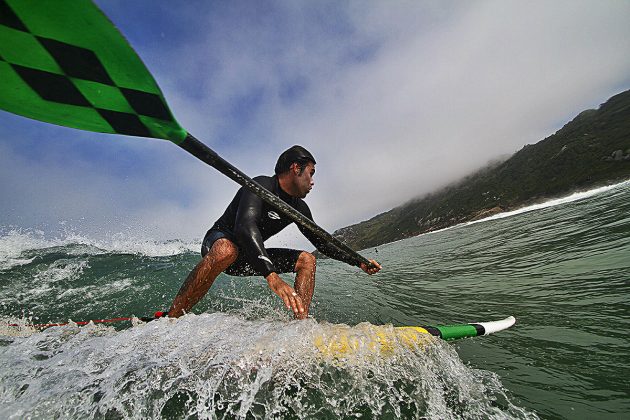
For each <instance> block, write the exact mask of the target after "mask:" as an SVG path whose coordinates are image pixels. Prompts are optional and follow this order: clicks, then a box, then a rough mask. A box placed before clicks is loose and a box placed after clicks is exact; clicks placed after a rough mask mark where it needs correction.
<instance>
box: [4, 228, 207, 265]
mask: <svg viewBox="0 0 630 420" xmlns="http://www.w3.org/2000/svg"><path fill="white" fill-rule="evenodd" d="M61 247H63V248H65V252H71V249H72V248H73V247H76V248H77V251H78V252H81V253H88V254H91V255H98V254H104V253H115V254H134V255H144V256H147V257H165V256H172V255H178V254H185V253H189V252H197V251H198V249H199V241H191V242H185V241H182V240H179V239H174V240H168V241H157V240H153V239H147V238H135V237H132V236H130V235H127V234H123V233H116V234H111V235H109V236H107V237H104V238H101V239H92V238H88V237H87V236H84V235H81V234H76V233H66V234H64V235H62V236H58V237H54V238H47V237H46V235H45V233H44V232H43V231H41V230H34V229H21V228H0V270H8V269H11V268H13V267H17V266H21V265H25V264H29V263H30V262H32V261H33V259H34V258H35V257H34V252H33V251H42V250H47V249H51V250H52V249H55V248H61Z"/></svg>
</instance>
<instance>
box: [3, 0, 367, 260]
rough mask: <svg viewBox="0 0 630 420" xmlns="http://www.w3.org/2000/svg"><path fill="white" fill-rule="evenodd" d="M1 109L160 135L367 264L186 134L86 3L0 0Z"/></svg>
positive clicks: (117, 36)
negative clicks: (0, 40)
mask: <svg viewBox="0 0 630 420" xmlns="http://www.w3.org/2000/svg"><path fill="white" fill-rule="evenodd" d="M0 39H2V42H1V43H0V109H3V110H5V111H9V112H12V113H15V114H18V115H22V116H24V117H28V118H33V119H36V120H40V121H45V122H48V123H52V124H57V125H63V126H66V127H72V128H78V129H82V130H88V131H95V132H102V133H112V134H124V135H130V136H140V137H152V138H157V139H166V140H170V141H171V142H173V143H175V144H177V145H178V146H179V147H181V148H182V149H184V150H186V151H187V152H189V153H191V154H192V155H193V156H195V157H197V158H198V159H200V160H202V161H203V162H205V163H207V164H209V165H210V166H212V167H213V168H215V169H217V170H218V171H219V172H221V173H222V174H224V175H226V176H227V177H229V178H230V179H232V180H234V181H236V182H237V183H239V184H240V185H242V186H244V187H245V188H248V189H249V190H251V191H252V192H253V193H255V194H256V195H257V196H259V197H260V198H261V199H262V200H263V201H265V202H266V203H268V204H269V205H271V206H273V207H275V208H276V209H277V210H278V211H279V212H281V213H282V214H283V215H285V216H286V217H287V218H289V219H290V220H292V221H293V222H295V223H297V224H298V225H300V226H302V227H303V228H305V229H307V230H308V231H310V232H312V233H313V234H314V235H316V236H318V237H319V238H320V239H323V240H325V241H327V242H328V243H329V244H332V245H333V246H334V247H335V248H337V250H338V251H339V252H341V253H342V254H343V255H345V256H347V257H348V258H349V259H351V260H353V261H355V262H356V263H357V265H358V264H360V263H365V264H367V265H368V266H370V265H371V263H370V262H369V261H368V260H367V259H366V258H365V257H363V256H361V255H360V254H358V253H357V252H355V251H354V250H352V249H350V248H349V247H348V246H347V245H346V244H344V243H343V242H341V241H340V240H339V239H337V238H335V237H334V236H332V235H330V234H329V233H328V232H326V231H325V230H324V229H322V228H321V227H319V226H318V225H317V224H315V223H314V222H313V221H312V220H310V219H308V218H306V217H305V216H304V215H302V214H301V213H299V212H298V211H296V210H295V209H293V208H292V207H290V206H289V205H287V204H286V203H285V202H283V201H282V200H280V199H279V198H278V197H277V196H275V195H273V194H272V193H271V192H269V191H268V190H266V189H265V188H264V187H262V186H261V185H260V184H258V183H257V182H256V181H254V180H252V179H251V178H250V177H248V176H247V175H245V174H244V173H243V172H241V171H240V170H239V169H237V168H236V167H234V166H233V165H231V164H230V163H229V162H227V161H225V160H224V159H223V158H221V157H220V156H219V155H218V154H217V153H216V152H214V151H213V150H212V149H210V148H209V147H207V146H206V145H205V144H203V143H202V142H200V141H199V140H197V139H196V138H195V137H193V136H192V135H191V134H190V133H188V132H186V130H184V129H183V128H182V127H181V126H180V125H179V123H178V122H177V121H176V120H175V118H174V117H173V114H172V113H171V111H170V110H169V108H168V106H167V104H166V100H165V99H164V96H163V95H162V92H161V91H160V88H159V87H158V85H157V83H156V82H155V80H154V79H153V76H152V75H151V73H149V70H148V69H147V68H146V67H145V65H144V64H143V63H142V61H141V60H140V57H138V55H137V54H136V52H135V51H134V50H133V49H132V48H131V46H130V45H129V44H128V43H127V41H126V40H125V39H124V37H123V36H122V34H121V33H120V32H119V31H118V30H117V29H116V28H115V27H114V25H113V24H112V23H111V22H110V21H109V19H108V18H107V17H106V16H105V15H104V14H103V12H101V11H100V10H99V9H98V7H96V5H94V4H93V3H92V2H91V1H89V0H73V1H59V0H0Z"/></svg>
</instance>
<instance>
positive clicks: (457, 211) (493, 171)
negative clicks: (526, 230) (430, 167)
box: [334, 90, 630, 249]
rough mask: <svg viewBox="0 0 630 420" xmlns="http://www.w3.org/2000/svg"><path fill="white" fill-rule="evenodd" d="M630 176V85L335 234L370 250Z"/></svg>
mask: <svg viewBox="0 0 630 420" xmlns="http://www.w3.org/2000/svg"><path fill="white" fill-rule="evenodd" d="M626 179H630V90H628V91H625V92H623V93H620V94H618V95H616V96H613V97H612V98H610V99H609V100H608V101H607V102H606V103H604V104H602V105H601V106H600V107H599V109H597V110H595V109H590V110H587V111H584V112H582V113H580V114H579V115H578V116H577V117H575V118H574V119H573V121H571V122H569V123H568V124H566V125H565V126H564V127H563V128H562V129H560V130H559V131H558V132H556V133H555V134H553V135H552V136H550V137H548V138H546V139H544V140H542V141H540V142H538V143H536V144H534V145H527V146H525V147H523V149H521V150H520V151H518V152H517V153H515V154H514V155H513V156H512V157H510V158H509V159H508V160H506V161H504V162H501V163H496V164H493V165H491V166H489V167H486V168H484V169H482V170H480V171H478V172H477V173H475V174H472V175H470V176H468V177H466V178H465V179H463V180H461V181H459V182H457V183H455V184H453V185H450V186H448V187H446V188H444V189H442V190H439V191H436V192H434V193H432V194H429V195H427V196H424V197H420V198H417V199H414V200H412V201H410V202H408V203H406V204H404V205H401V206H399V207H396V208H394V209H392V210H390V211H388V212H386V213H382V214H379V215H378V216H375V217H374V218H372V219H370V220H367V221H364V222H361V223H358V224H356V225H352V226H348V227H345V228H342V229H339V230H337V231H336V232H335V233H334V234H335V235H336V236H338V237H340V238H341V239H343V240H344V241H345V242H346V243H348V244H349V245H350V246H351V247H352V248H353V249H365V248H368V247H372V246H376V245H380V244H383V243H387V242H392V241H396V240H399V239H403V238H407V237H410V236H415V235H419V234H421V233H424V232H429V231H432V230H436V229H442V228H445V227H448V226H452V225H454V224H458V223H462V222H466V221H470V220H474V219H478V218H481V217H484V216H488V215H491V214H494V213H497V212H500V211H506V210H513V209H516V208H519V207H523V206H525V205H529V204H532V203H535V202H539V201H543V200H547V199H550V198H554V197H558V196H561V195H566V194H568V193H571V192H574V191H578V190H583V189H588V188H592V187H595V186H598V185H605V184H609V183H612V182H617V181H621V180H626Z"/></svg>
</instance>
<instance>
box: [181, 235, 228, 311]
mask: <svg viewBox="0 0 630 420" xmlns="http://www.w3.org/2000/svg"><path fill="white" fill-rule="evenodd" d="M236 257H238V248H237V247H236V245H234V243H232V241H230V240H229V239H226V238H221V239H217V240H216V241H215V242H214V244H213V245H212V248H210V251H209V252H208V253H207V254H206V256H205V257H203V259H202V260H201V262H199V264H197V266H196V267H195V268H194V269H193V270H192V271H191V272H190V274H189V275H188V277H187V278H186V281H185V282H184V284H183V285H182V287H181V288H180V289H179V292H178V293H177V296H175V299H174V300H173V304H172V305H171V309H170V310H169V311H168V316H169V317H171V318H177V317H180V316H182V315H184V313H186V312H188V311H190V309H191V308H192V307H193V306H195V304H196V303H197V302H199V301H200V300H201V298H202V297H204V296H205V295H206V293H208V290H209V289H210V286H212V283H214V280H215V279H216V278H217V276H218V275H219V274H220V273H221V272H222V271H223V270H225V269H226V268H228V267H229V266H230V264H232V263H233V262H234V261H235V260H236Z"/></svg>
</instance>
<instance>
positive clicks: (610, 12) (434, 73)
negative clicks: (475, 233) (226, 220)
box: [0, 0, 630, 245]
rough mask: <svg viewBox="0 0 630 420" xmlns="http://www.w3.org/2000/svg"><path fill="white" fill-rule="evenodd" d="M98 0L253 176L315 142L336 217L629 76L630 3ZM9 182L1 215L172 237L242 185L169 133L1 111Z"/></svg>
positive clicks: (320, 179)
mask: <svg viewBox="0 0 630 420" xmlns="http://www.w3.org/2000/svg"><path fill="white" fill-rule="evenodd" d="M97 4H99V5H100V7H101V8H102V9H103V10H104V12H105V13H106V14H107V15H108V16H109V17H110V19H111V20H112V21H113V22H114V23H115V24H116V26H117V27H118V28H119V29H120V30H121V32H122V33H123V34H124V35H125V37H126V38H127V39H128V40H129V42H130V44H131V45H132V46H133V47H134V49H135V50H136V51H137V52H138V54H139V55H140V56H141V58H142V59H143V61H144V62H145V63H146V65H147V67H148V68H149V69H150V70H151V72H152V73H153V75H154V76H155V78H156V80H157V82H158V84H159V85H160V86H161V88H162V90H163V92H164V94H165V96H166V98H167V101H168V103H169V105H170V107H171V109H172V111H173V113H174V114H175V116H176V118H177V119H178V120H179V122H180V123H181V124H182V125H183V126H184V127H185V128H186V129H187V130H188V131H190V132H191V133H193V134H194V135H195V136H196V137H198V138H199V139H200V140H202V141H204V142H205V143H206V144H208V145H209V146H210V147H211V148H213V149H214V150H216V151H217V152H218V153H219V154H220V155H221V156H222V157H224V158H225V159H227V160H228V161H230V162H231V163H233V164H234V165H236V166H237V167H239V168H240V169H241V170H243V171H244V172H245V173H247V174H249V175H251V176H255V175H258V174H271V173H272V171H273V166H274V164H275V160H276V158H277V156H278V154H279V153H280V152H281V151H282V150H284V149H286V148H287V147H289V146H291V145H293V144H301V145H303V146H305V147H306V148H307V149H309V150H311V152H312V153H313V154H314V155H315V157H316V158H317V160H318V165H317V174H316V177H315V182H316V184H315V189H314V190H313V192H312V193H311V194H310V195H309V197H308V198H307V202H308V203H309V205H310V206H311V208H312V209H313V213H314V216H315V220H316V221H317V222H318V223H319V224H320V225H322V226H323V227H324V228H326V229H327V230H329V231H332V230H334V229H336V228H339V227H342V226H345V225H347V224H350V223H355V222H358V221H361V220H364V219H367V218H369V217H371V216H374V215H375V214H377V213H380V212H383V211H386V210H389V209H390V208H392V207H394V206H396V205H398V204H401V203H402V202H404V201H407V200H409V199H411V198H413V197H416V196H419V195H422V194H425V193H427V192H430V191H432V190H435V189H436V188H439V187H441V186H443V185H445V184H446V183H448V182H452V181H454V180H456V179H457V178H459V177H461V176H463V175H465V174H467V173H469V172H470V171H473V170H475V169H476V168H478V167H480V166H482V165H484V164H486V163H487V162H488V161H489V160H491V159H493V158H496V157H498V156H504V155H506V154H510V153H514V152H515V151H517V150H519V149H520V148H522V147H523V146H524V145H525V144H528V143H535V142H537V141H539V140H541V139H543V138H544V137H546V136H548V135H550V134H552V133H553V132H555V131H556V130H557V129H558V128H560V127H561V126H562V125H564V124H565V123H566V122H567V121H568V120H570V119H571V118H572V117H574V116H575V115H576V114H577V113H579V112H580V111H582V110H584V109H587V108H595V107H597V106H598V105H599V104H600V103H602V102H603V101H605V100H606V99H607V98H608V97H610V96H612V95H613V94H616V93H619V92H621V91H623V90H626V89H628V88H630V54H628V51H630V24H629V23H630V22H629V20H628V16H630V2H628V1H616V0H611V1H606V0H604V1H602V0H592V1H554V2H548V1H531V2H520V1H478V2H467V1H420V0H418V1H369V0H364V1H363V0H362V1H288V0H287V1H253V0H252V1H229V2H225V1H221V2H212V1H187V2H172V1H139V0H138V1H133V2H128V1H111V0H108V1H98V2H97ZM0 179H2V183H1V185H0V197H2V199H1V200H0V226H2V227H4V228H6V227H8V226H22V227H31V228H35V227H36V228H41V229H43V230H45V231H55V230H56V229H58V228H59V227H60V226H63V227H64V228H65V227H68V226H70V227H71V228H72V229H76V230H77V231H83V232H90V234H94V235H100V234H103V233H108V234H114V233H117V232H119V231H132V232H136V233H137V235H138V236H149V237H154V238H161V239H164V238H184V239H188V238H195V237H201V236H202V235H203V233H204V232H205V230H206V229H207V228H208V227H209V226H210V225H211V224H212V222H213V221H214V220H215V219H216V218H217V217H218V216H219V215H220V214H221V213H222V212H223V210H224V208H225V206H226V205H227V203H228V202H229V200H230V198H231V197H232V195H233V194H234V193H235V191H236V189H237V186H236V184H234V183H233V182H232V181H230V180H228V179H227V178H225V177H224V176H223V175H220V174H219V173H218V172H216V171H215V170H213V169H212V168H209V167H207V166H205V165H204V164H202V163H201V162H198V161H197V160H196V159H195V158H193V157H192V156H189V155H187V154H186V153H185V152H184V151H182V150H180V149H179V148H177V147H176V146H174V145H172V144H170V143H168V142H166V141H159V140H149V139H141V138H131V137H122V136H112V135H102V134H95V133H88V132H81V131H77V130H71V129H67V128H63V127H56V126H52V125H49V124H44V123H40V122H35V121H30V120H27V119H24V118H21V117H18V116H15V115H11V114H8V113H5V112H0ZM294 235H295V232H294V231H290V232H288V233H286V234H284V235H283V236H281V237H280V238H279V239H277V240H276V241H277V242H276V243H278V244H282V245H292V244H293V242H292V241H294V240H296V239H293V236H294ZM297 241H298V244H301V242H300V241H301V240H299V239H297Z"/></svg>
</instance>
